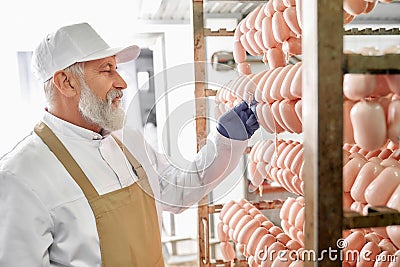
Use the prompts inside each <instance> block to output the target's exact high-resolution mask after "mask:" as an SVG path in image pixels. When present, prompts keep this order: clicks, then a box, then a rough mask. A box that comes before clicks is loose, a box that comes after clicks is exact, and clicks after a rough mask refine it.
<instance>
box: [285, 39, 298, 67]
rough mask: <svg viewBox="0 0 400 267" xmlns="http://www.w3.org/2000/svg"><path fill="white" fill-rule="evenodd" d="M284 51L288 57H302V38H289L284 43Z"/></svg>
mask: <svg viewBox="0 0 400 267" xmlns="http://www.w3.org/2000/svg"><path fill="white" fill-rule="evenodd" d="M282 51H283V52H284V53H285V54H286V55H287V57H290V56H292V55H301V52H302V48H301V38H297V37H289V38H288V39H287V40H286V41H284V42H283V44H282ZM286 61H288V59H286Z"/></svg>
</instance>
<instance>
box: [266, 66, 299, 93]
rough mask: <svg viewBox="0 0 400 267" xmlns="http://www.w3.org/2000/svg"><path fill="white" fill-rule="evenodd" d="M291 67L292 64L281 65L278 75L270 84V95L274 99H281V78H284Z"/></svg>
mask: <svg viewBox="0 0 400 267" xmlns="http://www.w3.org/2000/svg"><path fill="white" fill-rule="evenodd" d="M292 67H293V65H287V66H285V67H283V68H282V69H281V70H280V71H279V73H278V75H277V76H276V77H275V79H274V81H273V83H272V84H271V90H270V92H269V93H270V96H271V98H272V99H274V100H282V99H283V96H282V95H281V88H282V83H283V80H284V79H285V77H286V75H287V73H288V71H289V70H290V69H291V68H292Z"/></svg>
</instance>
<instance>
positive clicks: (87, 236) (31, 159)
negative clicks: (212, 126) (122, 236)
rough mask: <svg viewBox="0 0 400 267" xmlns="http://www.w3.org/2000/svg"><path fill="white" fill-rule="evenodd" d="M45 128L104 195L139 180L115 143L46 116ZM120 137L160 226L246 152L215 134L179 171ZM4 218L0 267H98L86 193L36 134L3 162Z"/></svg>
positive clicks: (128, 134)
mask: <svg viewBox="0 0 400 267" xmlns="http://www.w3.org/2000/svg"><path fill="white" fill-rule="evenodd" d="M43 122H44V123H45V124H47V126H49V128H50V129H51V130H52V131H53V132H54V133H55V134H56V136H57V137H58V138H59V139H60V140H61V142H62V143H63V144H64V146H65V147H66V148H67V149H68V151H69V152H70V153H71V155H72V156H73V157H74V159H75V160H76V162H77V163H78V164H79V166H80V167H81V168H82V170H83V171H84V172H85V174H86V176H87V177H88V178H89V179H90V181H91V182H92V184H93V185H94V187H95V189H96V190H97V191H98V192H99V194H104V193H107V192H110V191H113V190H116V189H119V188H121V187H125V186H128V185H130V184H132V183H134V182H135V180H136V179H137V177H136V175H135V174H134V173H133V172H132V169H131V168H130V166H129V164H127V161H126V159H125V156H124V154H123V152H122V151H121V150H120V148H119V147H118V145H117V144H116V142H115V141H114V140H113V138H112V137H111V136H110V135H106V136H101V135H100V134H98V133H95V132H92V131H90V130H87V129H83V128H81V127H78V126H76V125H73V124H70V123H68V122H66V121H63V120H61V119H59V118H57V117H55V116H53V115H51V114H49V113H47V112H46V114H45V115H44V117H43ZM122 134H123V136H121V135H122ZM115 135H116V136H119V137H120V138H121V139H122V140H123V142H124V144H125V146H126V147H127V148H128V149H129V150H130V152H131V153H132V154H133V156H134V157H136V158H137V159H138V161H139V162H140V163H141V164H142V166H143V167H144V169H145V171H146V173H147V175H148V177H149V181H150V185H151V187H152V190H153V192H154V197H155V199H156V207H157V212H158V220H159V225H161V223H162V222H161V212H162V211H170V212H173V213H179V212H181V211H183V210H185V209H186V208H188V207H190V206H192V205H193V204H195V203H196V202H197V201H199V200H200V199H201V198H202V197H203V196H204V195H205V194H207V193H208V192H210V191H211V190H212V189H213V188H215V187H216V186H217V185H218V184H219V183H220V182H221V181H222V180H223V179H224V178H225V177H226V176H227V175H228V174H230V173H231V172H232V170H234V168H235V167H236V166H237V164H238V162H239V160H240V158H241V156H242V154H243V152H244V150H245V148H246V146H247V141H235V140H230V139H227V138H225V137H223V136H222V135H220V134H219V133H218V132H217V131H214V132H212V133H211V134H210V135H209V137H208V140H207V145H206V146H204V147H203V148H202V149H201V151H200V152H199V153H198V154H197V156H196V158H195V160H194V161H193V162H192V163H191V164H189V166H188V167H187V168H185V169H182V168H177V167H176V166H174V165H171V164H170V162H169V161H168V160H167V158H166V157H165V156H164V155H161V154H159V153H156V152H154V151H153V150H152V149H151V147H150V145H146V142H145V140H144V138H143V136H142V134H141V133H140V132H139V131H137V130H128V129H125V130H124V132H123V133H121V132H120V133H116V134H115ZM0 214H1V219H0V266H7V267H12V266H18V267H25V266H27V267H33V266H74V267H79V266H101V257H100V247H99V239H98V234H97V229H96V223H95V219H94V216H93V212H92V210H91V208H90V206H89V204H88V202H87V200H86V198H85V196H84V195H83V192H82V190H81V189H80V188H79V186H78V185H77V184H76V183H75V181H74V180H73V179H72V177H71V176H70V175H69V174H68V172H67V171H66V170H65V169H64V167H63V166H62V165H61V163H60V162H59V161H58V160H57V159H56V158H55V156H54V155H53V154H52V152H51V151H50V150H49V149H48V147H47V146H46V145H45V144H44V143H43V142H42V140H41V139H40V138H39V137H38V136H37V135H36V134H35V133H32V134H30V135H28V136H27V137H26V138H25V139H24V140H22V141H21V142H20V143H19V144H18V145H17V146H16V147H15V148H14V149H13V150H12V151H11V152H10V153H8V154H6V155H5V156H4V157H3V158H2V159H1V161H0ZM138 219H139V218H138ZM193 223H195V221H193ZM138 242H140V240H138Z"/></svg>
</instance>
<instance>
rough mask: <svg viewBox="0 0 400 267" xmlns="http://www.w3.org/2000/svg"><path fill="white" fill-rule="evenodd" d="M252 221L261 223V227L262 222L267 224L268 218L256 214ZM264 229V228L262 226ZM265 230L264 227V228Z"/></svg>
mask: <svg viewBox="0 0 400 267" xmlns="http://www.w3.org/2000/svg"><path fill="white" fill-rule="evenodd" d="M254 220H259V221H260V223H261V226H263V222H267V221H268V218H267V217H265V216H264V214H257V215H256V216H254ZM263 227H264V226H263ZM264 228H265V227H264Z"/></svg>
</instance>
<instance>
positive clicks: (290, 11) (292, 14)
mask: <svg viewBox="0 0 400 267" xmlns="http://www.w3.org/2000/svg"><path fill="white" fill-rule="evenodd" d="M283 18H284V19H285V22H286V24H287V25H288V27H289V29H290V30H291V31H292V32H294V33H295V34H296V35H297V36H300V35H301V29H300V26H299V22H298V20H297V13H296V7H295V6H291V7H288V8H286V9H285V10H284V11H283Z"/></svg>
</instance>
